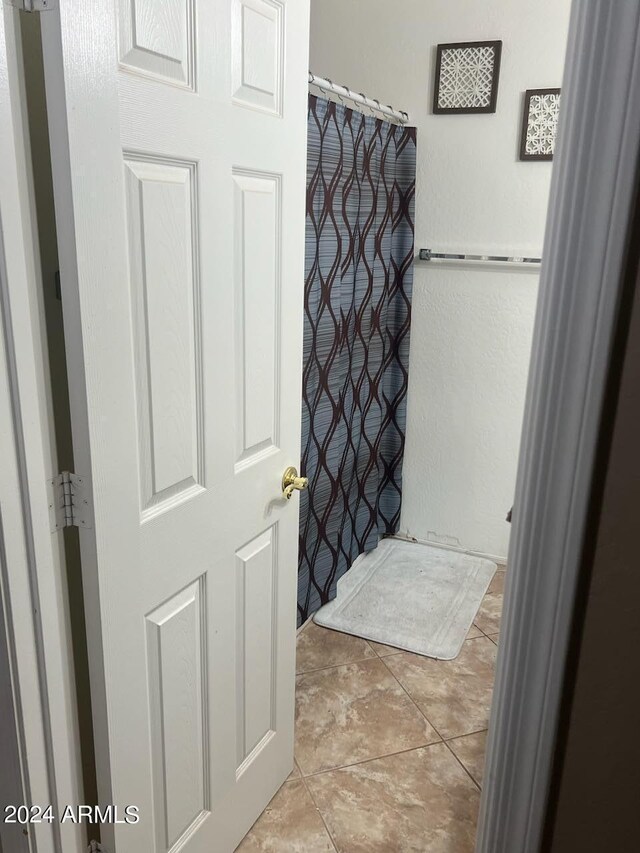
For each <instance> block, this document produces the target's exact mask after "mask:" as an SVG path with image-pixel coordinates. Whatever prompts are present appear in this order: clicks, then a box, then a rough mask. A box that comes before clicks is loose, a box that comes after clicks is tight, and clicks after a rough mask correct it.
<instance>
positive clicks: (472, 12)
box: [310, 0, 570, 557]
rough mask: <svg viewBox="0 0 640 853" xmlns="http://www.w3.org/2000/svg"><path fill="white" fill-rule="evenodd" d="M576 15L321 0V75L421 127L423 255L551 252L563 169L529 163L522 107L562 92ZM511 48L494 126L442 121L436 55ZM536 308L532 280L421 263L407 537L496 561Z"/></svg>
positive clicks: (564, 0)
mask: <svg viewBox="0 0 640 853" xmlns="http://www.w3.org/2000/svg"><path fill="white" fill-rule="evenodd" d="M569 6H570V2H569V0H535V2H534V0H527V2H526V3H515V2H513V0H483V2H481V3H479V2H477V0H395V2H393V3H390V2H388V0H312V3H311V59H310V67H311V69H312V70H313V71H314V72H315V73H316V74H320V75H322V76H325V77H330V78H331V79H332V80H335V81H337V82H340V83H345V84H347V85H349V86H350V87H351V88H352V89H355V90H357V91H364V92H366V93H367V94H370V95H372V96H373V97H375V98H378V99H379V100H381V101H382V102H383V103H391V104H393V105H394V106H397V107H399V108H402V109H406V110H408V112H409V114H410V116H411V122H412V124H415V125H417V127H418V172H417V202H416V248H420V247H422V246H430V247H432V248H435V249H439V250H442V251H456V250H458V251H460V250H462V251H465V250H466V251H469V252H474V251H480V252H483V253H486V252H490V251H495V252H496V253H504V251H510V250H513V251H523V252H529V253H535V254H538V253H539V252H540V251H541V248H542V239H543V232H544V222H545V213H546V204H547V196H548V191H549V180H550V176H551V164H550V163H545V162H531V163H521V162H519V161H518V160H517V155H518V144H519V134H520V120H521V113H522V101H523V93H524V90H525V89H527V88H530V89H532V88H543V87H552V86H559V85H560V84H561V79H562V67H563V61H564V50H565V42H566V31H567V25H568V17H569ZM497 38H500V39H502V41H503V53H502V70H501V75H500V88H499V92H498V109H497V112H496V113H495V114H494V115H472V116H464V115H462V116H458V115H456V116H434V115H432V114H431V111H430V104H431V98H432V92H433V73H434V66H435V45H436V44H438V43H441V42H455V41H477V40H481V39H497ZM536 296H537V276H536V275H535V274H532V273H530V272H528V273H519V272H505V271H496V270H491V271H486V270H482V271H480V270H475V269H474V270H469V269H466V270H463V269H442V268H436V267H428V266H427V265H426V264H424V263H422V264H421V263H420V262H417V263H416V269H415V281H414V300H413V307H414V314H413V327H412V340H411V373H410V385H409V407H408V427H407V449H406V456H405V490H404V508H403V516H402V525H401V528H402V530H403V531H404V532H405V533H407V534H409V535H411V536H415V537H416V538H417V539H424V540H427V539H428V540H432V541H434V542H441V543H444V544H449V545H454V546H458V547H461V548H464V549H469V550H475V551H480V552H483V553H486V554H492V555H495V556H498V557H505V556H506V553H507V545H508V537H509V525H508V524H506V523H505V521H504V518H505V515H506V512H507V510H508V509H509V507H510V505H511V502H512V499H513V490H514V484H515V474H516V463H517V453H518V445H519V440H520V430H521V426H522V411H523V404H524V392H525V384H526V377H527V368H528V360H529V350H530V345H531V334H532V330H533V318H534V312H535V302H536Z"/></svg>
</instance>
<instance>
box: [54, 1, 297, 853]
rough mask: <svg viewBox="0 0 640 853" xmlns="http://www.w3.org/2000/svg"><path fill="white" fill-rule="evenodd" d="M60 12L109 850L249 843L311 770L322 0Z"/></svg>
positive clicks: (88, 565)
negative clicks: (114, 819) (305, 320)
mask: <svg viewBox="0 0 640 853" xmlns="http://www.w3.org/2000/svg"><path fill="white" fill-rule="evenodd" d="M58 5H59V11H58V10H52V11H46V12H43V13H42V16H41V18H42V28H43V44H44V50H45V67H46V85H47V99H48V113H49V122H50V131H51V141H52V159H53V166H54V184H55V195H56V214H57V227H58V240H59V246H60V264H61V277H62V288H63V306H64V318H65V334H66V340H67V360H68V368H69V376H70V385H71V396H72V400H71V405H72V420H73V432H74V436H73V437H74V447H75V468H76V473H78V474H80V475H82V476H83V477H85V478H86V479H87V482H89V483H90V484H91V493H92V498H93V518H91V519H90V521H89V526H86V527H82V528H81V530H80V535H81V544H82V558H83V567H84V568H83V571H84V584H85V602H86V610H87V625H88V641H89V647H90V661H91V684H92V697H93V711H94V719H95V737H96V750H97V770H98V781H99V789H100V799H101V801H102V803H103V804H108V803H112V804H114V805H116V806H117V807H118V810H119V812H120V814H119V818H121V819H122V818H123V811H124V809H125V808H126V807H127V806H137V807H138V809H139V814H140V820H139V822H138V823H137V824H127V823H117V824H112V825H109V826H107V827H103V828H102V838H103V841H104V842H105V843H106V848H107V850H109V851H110V853H133V851H136V853H140V851H145V853H147V851H149V853H151V851H156V853H157V851H178V850H184V851H185V853H195V851H202V853H204V851H206V853H231V851H233V850H234V849H235V846H236V845H237V844H238V843H239V841H240V840H241V838H242V836H243V835H244V833H245V832H246V831H247V830H248V829H249V827H250V826H251V824H252V823H253V821H254V820H255V819H256V817H257V816H258V815H259V813H260V812H261V810H262V809H263V808H264V806H265V805H266V804H267V802H268V801H269V799H270V797H271V796H272V795H273V793H274V792H275V791H276V789H277V788H278V786H279V785H280V784H281V782H282V781H283V780H284V779H285V778H286V776H287V775H288V773H289V771H290V770H291V767H292V756H293V712H294V670H295V666H294V658H295V612H296V608H295V594H296V566H297V528H298V502H297V499H294V500H292V501H286V500H283V498H282V486H281V480H282V475H283V472H284V470H285V469H286V468H287V467H288V466H289V465H292V464H293V465H297V464H298V461H299V453H300V400H301V394H300V384H301V382H300V378H301V377H300V372H301V348H302V296H303V278H304V197H305V164H306V92H307V54H308V13H309V9H308V6H309V0H116V2H113V0H103V2H101V3H87V2H86V0H61V2H60V3H59V4H58Z"/></svg>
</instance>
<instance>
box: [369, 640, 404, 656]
mask: <svg viewBox="0 0 640 853" xmlns="http://www.w3.org/2000/svg"><path fill="white" fill-rule="evenodd" d="M367 642H368V643H369V645H370V646H371V648H372V649H373V650H374V652H375V653H376V654H377V655H378V657H381V658H385V657H387V655H397V654H399V653H400V652H401V651H402V649H396V648H395V646H385V645H384V644H383V643H374V642H373V640H367Z"/></svg>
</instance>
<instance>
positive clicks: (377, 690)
mask: <svg viewBox="0 0 640 853" xmlns="http://www.w3.org/2000/svg"><path fill="white" fill-rule="evenodd" d="M503 587H504V569H502V568H501V569H499V571H498V572H497V573H496V575H495V577H494V579H493V581H492V583H491V586H490V587H489V590H488V592H487V595H486V596H485V598H484V600H483V602H482V606H481V608H480V610H479V611H478V615H477V617H476V621H475V623H474V625H473V626H472V628H471V630H470V631H469V634H468V635H467V639H466V640H465V643H464V645H463V647H462V652H461V653H460V655H459V656H458V657H457V658H456V659H455V660H453V661H437V660H433V659H430V658H425V657H421V656H419V655H413V654H409V653H407V652H402V651H399V650H398V649H394V648H391V647H389V646H383V645H380V644H378V643H371V642H367V641H366V640H362V639H359V638H358V637H352V636H350V635H348V634H341V633H338V632H336V631H329V630H327V629H326V628H321V627H319V626H318V625H315V624H314V623H309V624H308V625H307V626H306V627H305V628H304V630H303V631H302V632H301V633H300V634H299V635H298V655H297V670H298V680H297V697H296V745H295V767H294V768H293V770H292V772H291V775H290V776H289V779H287V781H286V782H285V783H284V785H283V786H282V787H281V788H280V790H279V791H278V793H277V794H276V795H275V797H274V798H273V799H272V801H271V802H270V803H269V805H268V806H267V808H266V809H265V811H264V812H263V813H262V815H261V816H260V817H259V818H258V820H257V821H256V823H255V824H254V825H253V827H252V829H251V831H250V832H249V834H248V835H247V836H246V838H245V839H244V841H243V842H242V843H241V844H240V846H239V847H238V851H240V853H253V851H256V853H258V851H261V853H316V851H317V853H320V851H328V853H334V851H338V853H377V851H381V852H382V851H385V853H387V851H388V853H403V851H421V852H422V851H425V853H471V851H473V846H474V839H475V826H476V816H477V810H478V803H479V797H480V786H481V785H482V768H483V764H484V749H485V741H486V736H487V725H488V715H489V706H490V703H491V692H492V689H493V677H494V668H495V658H496V652H497V649H496V646H497V642H498V635H499V631H500V614H501V610H502V593H503Z"/></svg>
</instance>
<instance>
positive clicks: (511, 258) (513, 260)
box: [418, 249, 542, 269]
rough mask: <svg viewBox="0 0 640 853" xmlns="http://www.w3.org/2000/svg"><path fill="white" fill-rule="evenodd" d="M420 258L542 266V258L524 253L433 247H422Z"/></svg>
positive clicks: (534, 267)
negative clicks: (510, 253) (451, 249)
mask: <svg viewBox="0 0 640 853" xmlns="http://www.w3.org/2000/svg"><path fill="white" fill-rule="evenodd" d="M418 258H419V259H420V260H421V261H431V262H434V261H436V262H441V261H442V262H445V263H446V262H448V261H449V262H453V263H465V264H467V263H468V264H470V265H476V264H499V265H500V266H501V267H524V268H526V267H529V268H533V269H536V268H538V267H539V266H540V263H541V260H542V259H541V258H532V257H526V256H523V255H515V254H514V255H471V254H469V253H462V252H434V251H433V249H420V251H419V253H418Z"/></svg>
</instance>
